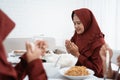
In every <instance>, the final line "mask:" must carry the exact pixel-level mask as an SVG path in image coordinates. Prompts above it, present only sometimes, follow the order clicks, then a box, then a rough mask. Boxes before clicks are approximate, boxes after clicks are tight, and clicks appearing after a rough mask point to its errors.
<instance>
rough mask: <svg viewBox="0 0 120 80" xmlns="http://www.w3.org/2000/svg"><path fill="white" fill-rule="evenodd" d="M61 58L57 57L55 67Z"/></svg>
mask: <svg viewBox="0 0 120 80" xmlns="http://www.w3.org/2000/svg"><path fill="white" fill-rule="evenodd" d="M60 58H61V56H59V57H58V59H57V61H56V62H55V67H56V66H57V63H58V61H59V60H60Z"/></svg>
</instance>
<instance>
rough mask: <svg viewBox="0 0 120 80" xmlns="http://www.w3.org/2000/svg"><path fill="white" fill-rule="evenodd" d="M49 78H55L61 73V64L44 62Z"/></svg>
mask: <svg viewBox="0 0 120 80" xmlns="http://www.w3.org/2000/svg"><path fill="white" fill-rule="evenodd" d="M43 67H44V69H45V71H46V74H47V76H48V78H54V77H55V75H57V74H58V73H59V69H60V65H58V64H57V65H56V66H55V64H54V63H43Z"/></svg>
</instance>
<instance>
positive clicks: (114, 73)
mask: <svg viewBox="0 0 120 80" xmlns="http://www.w3.org/2000/svg"><path fill="white" fill-rule="evenodd" d="M107 50H108V51H109V55H110V61H109V66H108V70H107V69H106V51H107ZM113 55H114V54H113V50H112V49H111V48H110V47H109V46H108V45H107V44H104V45H103V46H102V47H101V50H100V56H101V59H102V62H103V74H104V75H106V77H107V78H109V79H116V80H120V73H119V74H118V76H117V71H114V70H112V67H111V58H112V56H113ZM117 63H118V66H119V67H120V55H119V56H118V57H117Z"/></svg>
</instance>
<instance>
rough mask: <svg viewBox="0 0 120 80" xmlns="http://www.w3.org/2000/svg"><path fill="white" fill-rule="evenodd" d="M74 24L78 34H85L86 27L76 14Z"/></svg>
mask: <svg viewBox="0 0 120 80" xmlns="http://www.w3.org/2000/svg"><path fill="white" fill-rule="evenodd" d="M73 23H74V27H75V31H76V32H77V34H82V33H83V32H84V25H83V24H82V22H81V21H80V19H79V18H78V17H77V15H76V14H74V16H73Z"/></svg>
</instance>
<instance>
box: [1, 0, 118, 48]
mask: <svg viewBox="0 0 120 80" xmlns="http://www.w3.org/2000/svg"><path fill="white" fill-rule="evenodd" d="M83 7H85V8H89V9H90V10H91V11H92V12H93V13H94V15H95V17H96V19H97V22H98V24H99V26H100V28H101V30H102V32H103V33H104V34H105V40H106V42H107V43H108V44H109V45H110V47H111V48H113V49H120V36H119V34H120V31H119V30H120V22H119V21H120V9H119V8H120V0H0V9H2V10H3V11H4V12H5V13H6V14H7V15H8V16H9V17H10V18H11V19H12V20H13V21H14V22H15V23H16V27H15V28H14V30H13V31H12V33H11V34H10V35H9V36H8V38H27V37H33V36H39V35H42V36H45V37H53V38H55V40H56V45H57V46H63V47H64V41H65V40H66V39H70V38H71V37H72V35H73V33H74V26H73V22H72V20H71V13H72V11H73V10H75V9H79V8H83Z"/></svg>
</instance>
